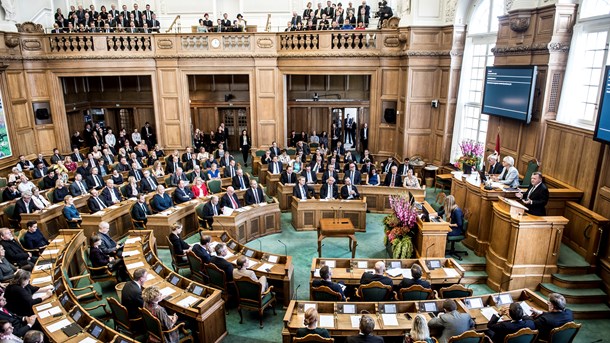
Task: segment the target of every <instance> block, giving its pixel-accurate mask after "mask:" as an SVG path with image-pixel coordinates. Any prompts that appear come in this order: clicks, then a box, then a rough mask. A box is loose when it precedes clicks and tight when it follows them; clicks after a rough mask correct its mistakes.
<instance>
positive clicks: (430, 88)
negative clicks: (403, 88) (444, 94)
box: [409, 67, 438, 100]
mask: <svg viewBox="0 0 610 343" xmlns="http://www.w3.org/2000/svg"><path fill="white" fill-rule="evenodd" d="M437 79H438V74H437V69H436V68H419V67H418V68H417V69H411V75H410V84H411V86H410V87H409V88H410V90H411V92H410V94H409V98H410V100H431V99H433V98H435V97H438V96H437V95H438V93H437V92H438V90H437V82H438V80H437Z"/></svg>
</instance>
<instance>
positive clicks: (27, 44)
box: [21, 39, 42, 51]
mask: <svg viewBox="0 0 610 343" xmlns="http://www.w3.org/2000/svg"><path fill="white" fill-rule="evenodd" d="M21 44H23V49H24V50H28V51H39V50H41V49H42V45H41V44H40V40H38V39H24V40H22V41H21Z"/></svg>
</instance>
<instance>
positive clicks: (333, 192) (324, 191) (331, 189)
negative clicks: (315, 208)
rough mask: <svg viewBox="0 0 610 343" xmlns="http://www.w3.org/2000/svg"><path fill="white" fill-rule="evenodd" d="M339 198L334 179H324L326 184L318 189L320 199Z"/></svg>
mask: <svg viewBox="0 0 610 343" xmlns="http://www.w3.org/2000/svg"><path fill="white" fill-rule="evenodd" d="M337 198H339V190H338V189H337V185H336V184H335V178H334V177H332V176H331V177H329V178H328V179H326V184H325V185H322V187H320V199H337Z"/></svg>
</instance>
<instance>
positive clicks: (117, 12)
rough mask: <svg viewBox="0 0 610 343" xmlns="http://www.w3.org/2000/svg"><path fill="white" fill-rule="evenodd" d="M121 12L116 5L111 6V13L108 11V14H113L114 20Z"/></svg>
mask: <svg viewBox="0 0 610 343" xmlns="http://www.w3.org/2000/svg"><path fill="white" fill-rule="evenodd" d="M119 13H120V12H119V10H117V9H116V5H115V4H111V5H110V11H108V14H112V17H113V18H116V17H118V16H119Z"/></svg>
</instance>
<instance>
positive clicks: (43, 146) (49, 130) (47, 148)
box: [36, 125, 57, 155]
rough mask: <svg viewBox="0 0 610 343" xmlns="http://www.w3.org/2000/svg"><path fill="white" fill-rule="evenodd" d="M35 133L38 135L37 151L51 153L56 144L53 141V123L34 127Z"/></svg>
mask: <svg viewBox="0 0 610 343" xmlns="http://www.w3.org/2000/svg"><path fill="white" fill-rule="evenodd" d="M36 134H37V135H38V142H39V146H40V149H39V151H40V152H41V153H43V154H45V155H51V154H53V148H54V147H55V146H57V143H56V142H55V131H54V129H53V125H47V126H45V127H38V128H36Z"/></svg>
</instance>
